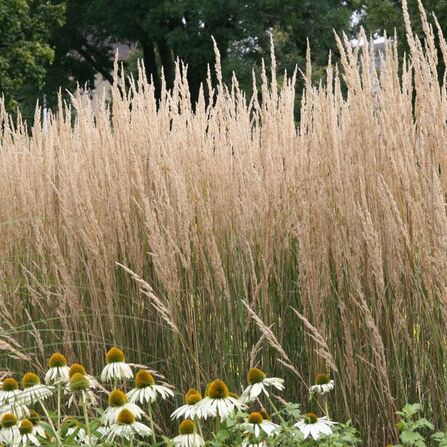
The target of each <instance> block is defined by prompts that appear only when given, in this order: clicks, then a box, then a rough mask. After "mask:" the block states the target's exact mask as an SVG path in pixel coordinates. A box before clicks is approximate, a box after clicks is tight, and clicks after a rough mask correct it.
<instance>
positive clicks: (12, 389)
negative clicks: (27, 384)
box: [0, 377, 21, 406]
mask: <svg viewBox="0 0 447 447" xmlns="http://www.w3.org/2000/svg"><path fill="white" fill-rule="evenodd" d="M20 394H21V391H20V390H19V384H18V382H17V380H15V379H13V378H12V377H8V378H6V379H5V380H4V381H3V383H2V385H1V388H0V406H2V405H8V404H13V403H14V402H16V401H17V398H18V396H19V395H20Z"/></svg>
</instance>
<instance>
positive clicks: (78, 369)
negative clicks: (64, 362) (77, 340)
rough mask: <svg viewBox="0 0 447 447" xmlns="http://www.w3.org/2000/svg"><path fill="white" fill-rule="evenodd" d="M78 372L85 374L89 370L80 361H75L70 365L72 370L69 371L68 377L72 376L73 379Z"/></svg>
mask: <svg viewBox="0 0 447 447" xmlns="http://www.w3.org/2000/svg"><path fill="white" fill-rule="evenodd" d="M76 373H79V374H82V375H83V376H85V375H86V374H87V371H86V370H85V368H84V367H83V366H82V365H80V364H79V363H73V365H71V366H70V370H69V371H68V377H70V379H71V378H72V377H73V376H74V375H75V374H76Z"/></svg>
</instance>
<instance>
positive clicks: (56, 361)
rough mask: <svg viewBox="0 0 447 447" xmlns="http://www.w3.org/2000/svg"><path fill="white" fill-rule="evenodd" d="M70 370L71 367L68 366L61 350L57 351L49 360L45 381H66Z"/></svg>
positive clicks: (51, 382) (50, 382)
mask: <svg viewBox="0 0 447 447" xmlns="http://www.w3.org/2000/svg"><path fill="white" fill-rule="evenodd" d="M69 371H70V368H69V367H68V366H67V359H66V358H65V357H64V356H63V355H62V354H60V353H59V352H55V353H54V354H53V355H52V356H51V357H50V359H49V360H48V371H47V373H46V374H45V383H49V384H53V383H55V382H59V381H64V382H66V381H67V380H68V373H69Z"/></svg>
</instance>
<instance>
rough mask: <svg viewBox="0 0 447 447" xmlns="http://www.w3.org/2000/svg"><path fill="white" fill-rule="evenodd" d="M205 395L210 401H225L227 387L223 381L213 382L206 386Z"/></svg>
mask: <svg viewBox="0 0 447 447" xmlns="http://www.w3.org/2000/svg"><path fill="white" fill-rule="evenodd" d="M207 395H208V397H210V398H211V399H226V398H227V397H228V387H227V385H225V382H224V381H223V380H220V379H217V380H214V381H213V382H211V383H210V384H209V385H208V390H207Z"/></svg>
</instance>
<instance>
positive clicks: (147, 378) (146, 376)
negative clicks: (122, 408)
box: [135, 369, 155, 388]
mask: <svg viewBox="0 0 447 447" xmlns="http://www.w3.org/2000/svg"><path fill="white" fill-rule="evenodd" d="M152 385H155V379H154V376H153V375H152V374H151V373H150V372H149V371H146V370H144V369H140V371H138V372H137V373H136V374H135V386H136V387H137V388H146V387H148V386H152Z"/></svg>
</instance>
